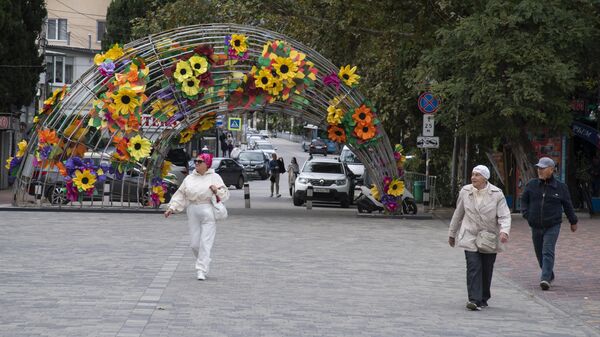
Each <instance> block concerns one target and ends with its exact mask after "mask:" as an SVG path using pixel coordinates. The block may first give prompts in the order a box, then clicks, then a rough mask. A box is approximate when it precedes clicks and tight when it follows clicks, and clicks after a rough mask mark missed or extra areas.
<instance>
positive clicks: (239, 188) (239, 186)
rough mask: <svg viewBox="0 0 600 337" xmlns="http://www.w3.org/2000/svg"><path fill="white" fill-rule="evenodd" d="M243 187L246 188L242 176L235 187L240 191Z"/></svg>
mask: <svg viewBox="0 0 600 337" xmlns="http://www.w3.org/2000/svg"><path fill="white" fill-rule="evenodd" d="M243 187H244V176H240V177H239V178H238V182H237V185H235V188H237V189H238V190H241V189H242V188H243Z"/></svg>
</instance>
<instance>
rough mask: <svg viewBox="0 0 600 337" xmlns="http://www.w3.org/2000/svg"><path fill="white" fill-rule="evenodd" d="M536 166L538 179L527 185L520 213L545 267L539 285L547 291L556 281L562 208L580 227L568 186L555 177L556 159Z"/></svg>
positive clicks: (574, 226) (542, 159)
mask: <svg viewBox="0 0 600 337" xmlns="http://www.w3.org/2000/svg"><path fill="white" fill-rule="evenodd" d="M535 166H536V167H537V172H538V177H539V178H538V179H532V180H531V181H529V182H528V183H527V185H526V186H525V191H524V192H523V195H522V196H521V212H522V214H523V217H524V218H525V219H527V222H528V223H529V226H530V227H531V238H532V240H533V247H534V249H535V255H536V257H537V260H538V263H539V264H540V268H542V276H541V281H540V287H541V288H542V290H548V289H550V284H551V283H552V281H553V280H554V271H553V270H554V251H555V247H556V241H557V240H558V234H559V233H560V224H561V222H562V213H563V210H564V212H565V214H566V215H567V218H568V219H569V223H570V224H571V231H572V232H575V231H576V230H577V216H576V215H575V212H574V210H573V205H572V204H571V196H570V195H569V188H568V187H567V185H565V184H564V183H562V182H560V181H558V180H556V179H555V178H554V166H555V164H554V161H553V160H552V159H550V158H548V157H542V158H540V160H539V162H538V163H537V164H536V165H535Z"/></svg>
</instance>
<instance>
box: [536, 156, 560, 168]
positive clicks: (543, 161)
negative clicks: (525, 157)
mask: <svg viewBox="0 0 600 337" xmlns="http://www.w3.org/2000/svg"><path fill="white" fill-rule="evenodd" d="M535 166H536V167H539V168H546V167H554V166H555V164H554V160H552V159H551V158H548V157H542V158H540V160H539V161H538V163H537V164H535Z"/></svg>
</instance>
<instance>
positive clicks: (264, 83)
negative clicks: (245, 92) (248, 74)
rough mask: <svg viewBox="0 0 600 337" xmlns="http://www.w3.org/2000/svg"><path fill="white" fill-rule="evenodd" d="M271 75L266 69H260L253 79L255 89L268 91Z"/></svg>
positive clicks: (271, 80) (271, 81)
mask: <svg viewBox="0 0 600 337" xmlns="http://www.w3.org/2000/svg"><path fill="white" fill-rule="evenodd" d="M273 81H274V78H273V75H272V74H271V71H269V70H268V69H261V70H260V71H259V72H258V75H256V78H255V79H254V84H255V85H256V87H257V88H262V89H264V90H268V89H269V88H270V87H271V86H272V85H273Z"/></svg>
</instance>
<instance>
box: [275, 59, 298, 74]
mask: <svg viewBox="0 0 600 337" xmlns="http://www.w3.org/2000/svg"><path fill="white" fill-rule="evenodd" d="M273 61H274V62H273V69H274V70H275V72H276V73H277V75H278V77H279V78H281V80H288V79H289V80H291V79H293V78H294V77H296V72H298V65H296V63H294V61H293V60H292V59H291V58H289V57H281V56H278V57H276V58H275V60H273Z"/></svg>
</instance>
